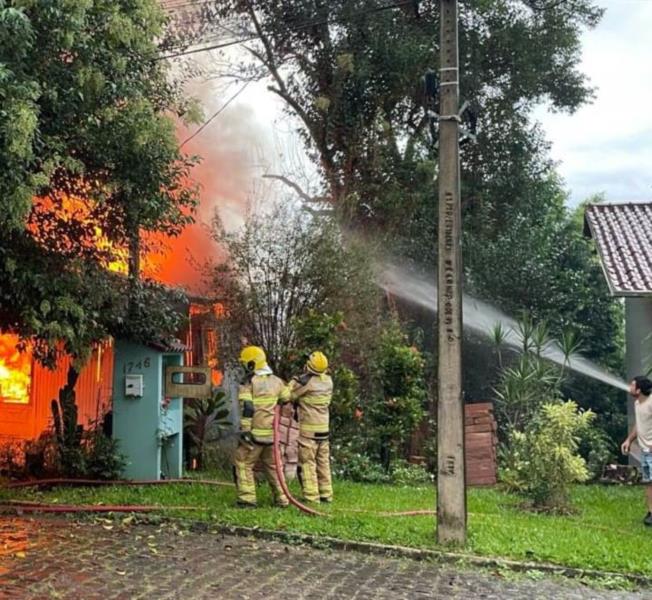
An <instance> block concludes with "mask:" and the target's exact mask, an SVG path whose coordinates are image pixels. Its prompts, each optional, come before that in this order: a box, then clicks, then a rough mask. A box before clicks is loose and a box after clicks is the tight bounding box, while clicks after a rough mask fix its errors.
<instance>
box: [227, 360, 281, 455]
mask: <svg viewBox="0 0 652 600" xmlns="http://www.w3.org/2000/svg"><path fill="white" fill-rule="evenodd" d="M289 398H290V390H289V389H288V387H287V386H286V385H285V383H284V382H283V380H282V379H281V378H280V377H276V375H274V374H273V373H272V370H271V369H270V368H269V367H265V368H264V369H258V370H257V371H256V372H255V373H254V374H253V376H251V377H250V378H247V379H245V381H243V382H242V383H241V384H240V390H239V394H238V400H239V402H240V431H241V432H243V433H246V432H249V433H251V436H252V437H253V440H254V441H255V442H257V443H258V444H271V443H272V442H273V439H274V431H273V423H274V407H275V406H276V403H277V402H278V401H279V400H280V401H281V402H285V401H287V400H289Z"/></svg>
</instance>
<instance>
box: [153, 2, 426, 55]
mask: <svg viewBox="0 0 652 600" xmlns="http://www.w3.org/2000/svg"><path fill="white" fill-rule="evenodd" d="M412 3H413V0H402V1H401V2H395V3H393V4H387V5H385V6H377V7H375V8H369V9H366V10H364V11H360V12H358V13H356V14H354V15H352V16H351V17H349V19H350V18H355V17H363V16H365V15H369V14H373V13H378V12H383V11H385V10H392V9H394V8H402V7H404V6H408V5H411V4H412ZM347 20H348V19H347ZM343 22H345V21H344V20H343V19H322V20H321V21H312V22H307V23H304V24H303V25H298V26H296V27H288V28H287V29H288V31H301V30H302V29H308V28H310V27H314V26H316V25H332V24H338V23H339V24H341V23H343ZM256 39H259V36H258V35H250V36H246V37H242V38H238V39H235V40H230V41H228V42H222V43H220V44H214V45H211V46H206V47H204V48H193V49H190V50H184V51H182V52H176V53H174V54H166V55H165V56H159V57H157V58H155V59H154V60H167V59H170V58H179V57H181V56H188V55H190V54H197V53H199V52H208V51H209V50H220V49H222V48H228V47H230V46H237V45H238V44H244V43H246V42H251V41H253V40H256Z"/></svg>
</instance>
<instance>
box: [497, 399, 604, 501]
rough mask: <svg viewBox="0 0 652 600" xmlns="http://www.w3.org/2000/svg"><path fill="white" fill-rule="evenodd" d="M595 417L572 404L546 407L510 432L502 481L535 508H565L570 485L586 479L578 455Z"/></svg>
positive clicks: (581, 459) (584, 464) (504, 458)
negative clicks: (525, 497) (581, 443)
mask: <svg viewBox="0 0 652 600" xmlns="http://www.w3.org/2000/svg"><path fill="white" fill-rule="evenodd" d="M593 418H594V413H592V412H591V411H584V412H583V411H580V410H578V407H577V404H576V403H575V402H572V401H568V402H563V403H547V404H544V405H543V406H542V407H541V410H540V411H539V413H538V414H537V416H536V418H535V419H533V420H532V421H531V422H530V423H529V424H528V425H527V426H526V427H525V429H524V430H523V431H519V430H516V429H514V430H512V431H511V433H510V440H509V446H508V449H507V450H506V451H505V453H504V457H503V467H502V469H501V479H502V480H503V482H505V483H506V484H507V485H508V486H509V487H510V488H511V489H513V490H516V491H519V492H522V493H523V494H525V495H526V496H527V497H528V498H530V499H531V500H532V502H533V504H534V507H535V508H540V509H548V510H563V509H566V508H568V505H569V500H570V489H571V484H572V483H574V482H582V481H586V480H587V479H589V476H590V474H589V471H588V469H587V466H586V461H585V460H584V459H583V458H582V457H581V456H580V455H579V453H578V449H579V444H580V440H581V437H582V435H583V433H584V432H586V430H587V429H588V428H589V426H590V423H591V421H592V420H593Z"/></svg>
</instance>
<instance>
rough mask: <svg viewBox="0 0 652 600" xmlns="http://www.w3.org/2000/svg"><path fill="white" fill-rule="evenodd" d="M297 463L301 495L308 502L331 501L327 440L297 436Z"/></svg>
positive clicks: (331, 490)
mask: <svg viewBox="0 0 652 600" xmlns="http://www.w3.org/2000/svg"><path fill="white" fill-rule="evenodd" d="M299 464H300V465H301V478H302V481H301V484H302V486H303V497H304V498H305V499H306V500H308V501H310V502H319V500H320V499H321V500H323V501H324V502H329V501H331V500H332V499H333V485H332V483H331V463H330V444H329V443H328V440H327V439H326V440H316V439H310V438H305V437H299Z"/></svg>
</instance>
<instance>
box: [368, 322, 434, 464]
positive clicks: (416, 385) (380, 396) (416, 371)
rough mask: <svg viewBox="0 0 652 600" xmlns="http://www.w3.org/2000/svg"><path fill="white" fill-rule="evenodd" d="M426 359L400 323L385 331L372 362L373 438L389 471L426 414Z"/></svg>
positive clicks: (370, 408)
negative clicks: (410, 341) (413, 344)
mask: <svg viewBox="0 0 652 600" xmlns="http://www.w3.org/2000/svg"><path fill="white" fill-rule="evenodd" d="M424 367H425V362H424V359H423V357H422V355H421V353H420V352H419V350H418V349H417V348H416V347H414V346H411V345H409V344H408V341H407V338H406V336H405V334H404V333H403V332H402V331H401V329H400V326H399V324H398V323H396V322H390V323H389V324H388V326H387V327H386V329H385V330H384V331H383V333H382V335H381V337H380V340H379V344H378V347H377V348H376V350H375V353H374V356H373V358H372V361H371V381H372V393H373V396H372V398H371V401H370V402H369V403H368V404H367V406H366V407H365V417H364V418H365V419H366V420H367V422H368V423H367V427H368V428H369V430H370V431H371V432H373V434H372V437H371V439H370V443H371V444H372V446H375V448H376V452H377V453H378V456H379V458H380V461H381V463H382V465H383V466H384V468H385V469H386V470H389V468H390V464H391V462H392V460H393V459H394V458H396V457H397V456H398V455H399V453H400V452H401V451H402V450H403V449H404V447H405V445H406V443H407V441H408V439H409V436H410V435H411V434H412V432H413V431H414V429H415V427H416V426H417V425H418V424H419V423H420V422H421V420H422V419H423V417H424V416H425V410H424V409H425V403H426V391H425V384H424V381H423V371H424Z"/></svg>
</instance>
